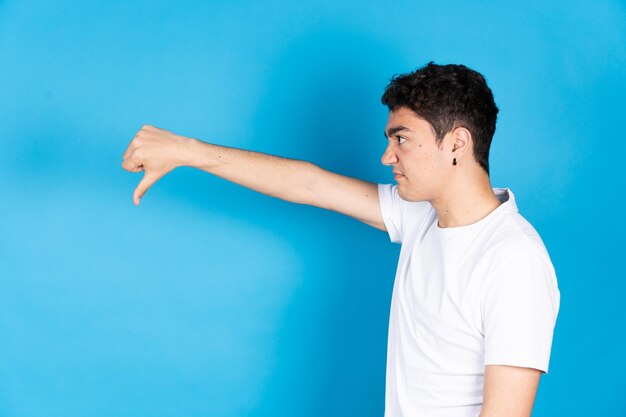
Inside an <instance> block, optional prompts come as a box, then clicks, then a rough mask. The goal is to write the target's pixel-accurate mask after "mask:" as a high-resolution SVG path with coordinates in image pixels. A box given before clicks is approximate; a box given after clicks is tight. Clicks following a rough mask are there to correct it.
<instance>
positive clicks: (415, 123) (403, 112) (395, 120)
mask: <svg viewBox="0 0 626 417" xmlns="http://www.w3.org/2000/svg"><path fill="white" fill-rule="evenodd" d="M399 126H404V127H406V128H408V129H409V130H410V131H412V132H417V133H421V134H430V133H434V132H433V129H432V126H431V124H430V123H428V122H427V121H426V120H424V119H422V118H421V117H419V116H418V115H416V114H415V113H414V112H413V110H411V109H409V108H406V107H400V108H398V109H396V110H395V111H390V112H389V117H388V118H387V126H386V127H385V132H388V131H389V130H390V129H393V128H397V127H399Z"/></svg>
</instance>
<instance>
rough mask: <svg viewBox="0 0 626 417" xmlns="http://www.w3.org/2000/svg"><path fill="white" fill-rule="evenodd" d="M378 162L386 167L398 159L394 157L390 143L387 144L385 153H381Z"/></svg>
mask: <svg viewBox="0 0 626 417" xmlns="http://www.w3.org/2000/svg"><path fill="white" fill-rule="evenodd" d="M380 162H382V164H383V165H388V166H389V165H393V164H395V163H397V162H398V157H397V156H396V153H395V151H394V148H393V144H392V143H389V145H387V149H385V152H384V153H383V156H382V158H381V159H380Z"/></svg>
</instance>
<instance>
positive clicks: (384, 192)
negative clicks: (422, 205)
mask: <svg viewBox="0 0 626 417" xmlns="http://www.w3.org/2000/svg"><path fill="white" fill-rule="evenodd" d="M378 200H379V202H380V212H381V214H382V216H383V222H384V223H385V227H386V228H387V233H389V238H390V239H391V241H392V242H393V243H401V242H402V217H403V212H404V205H403V204H402V201H401V198H400V195H399V194H398V186H397V185H392V184H378Z"/></svg>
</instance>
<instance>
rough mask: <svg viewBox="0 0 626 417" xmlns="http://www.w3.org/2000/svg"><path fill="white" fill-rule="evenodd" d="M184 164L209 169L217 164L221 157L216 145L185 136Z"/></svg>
mask: <svg viewBox="0 0 626 417" xmlns="http://www.w3.org/2000/svg"><path fill="white" fill-rule="evenodd" d="M183 139H184V142H183V148H184V149H185V150H184V152H183V155H184V157H183V161H182V165H183V166H189V167H192V168H199V169H208V168H210V167H212V166H214V165H216V163H217V160H218V159H219V158H218V156H217V153H216V145H213V144H210V143H207V142H203V141H201V140H199V139H195V138H188V137H183Z"/></svg>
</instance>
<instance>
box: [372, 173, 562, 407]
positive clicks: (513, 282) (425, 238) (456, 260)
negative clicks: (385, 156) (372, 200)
mask: <svg viewBox="0 0 626 417" xmlns="http://www.w3.org/2000/svg"><path fill="white" fill-rule="evenodd" d="M493 190H494V193H495V194H496V196H497V197H498V198H499V199H500V201H501V202H502V204H501V205H500V206H498V207H497V208H496V209H495V210H494V211H492V212H491V213H489V214H488V215H487V216H486V217H484V218H483V219H481V220H479V221H478V222H476V223H473V224H470V225H467V226H460V227H450V228H440V227H439V225H438V218H437V212H436V211H435V210H434V208H433V207H432V205H431V204H430V202H427V201H424V202H409V201H405V200H403V199H402V198H401V197H400V196H399V194H398V190H397V185H392V184H378V193H379V200H380V207H381V212H382V216H383V221H384V223H385V226H386V228H387V231H388V233H389V237H390V239H391V241H392V242H394V243H401V244H402V247H401V250H400V259H399V261H398V269H397V272H396V278H395V283H394V287H393V295H392V300H391V313H390V318H389V340H388V348H387V379H386V395H385V417H477V416H478V415H479V414H480V411H481V409H482V403H483V379H484V372H485V365H490V364H495V365H513V366H523V367H529V368H536V369H540V370H541V371H543V372H545V373H547V372H548V363H549V360H550V349H551V346H552V335H553V330H554V326H555V324H556V318H557V315H558V311H559V305H560V292H559V289H558V286H557V280H556V274H555V271H554V268H553V266H552V262H551V261H550V257H549V256H548V252H547V251H546V248H545V246H544V244H543V241H542V240H541V238H540V237H539V234H538V233H537V231H536V230H535V229H534V228H533V226H532V225H531V224H530V223H529V222H528V221H527V220H526V219H524V218H523V217H522V216H521V215H520V214H519V213H518V210H517V206H516V204H515V197H514V195H513V193H512V192H511V190H510V189H508V188H494V189H493Z"/></svg>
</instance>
